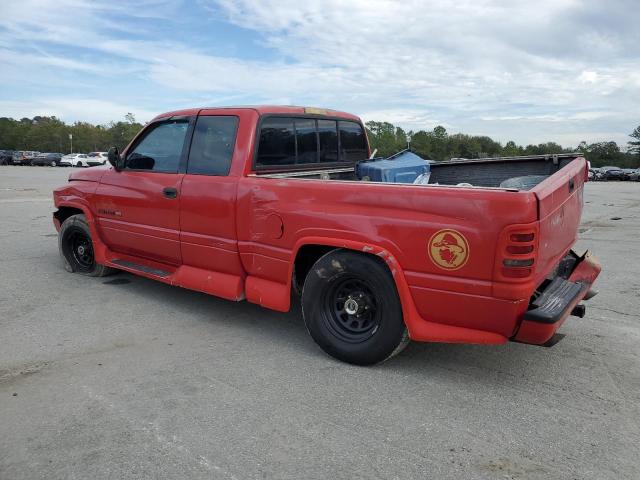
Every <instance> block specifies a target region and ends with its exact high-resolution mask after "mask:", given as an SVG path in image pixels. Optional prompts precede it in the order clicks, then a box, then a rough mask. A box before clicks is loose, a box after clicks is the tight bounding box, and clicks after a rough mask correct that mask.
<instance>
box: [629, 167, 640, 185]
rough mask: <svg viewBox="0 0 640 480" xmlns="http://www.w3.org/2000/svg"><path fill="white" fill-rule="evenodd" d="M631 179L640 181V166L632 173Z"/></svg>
mask: <svg viewBox="0 0 640 480" xmlns="http://www.w3.org/2000/svg"><path fill="white" fill-rule="evenodd" d="M629 180H631V181H632V182H640V168H636V169H635V170H634V171H633V173H632V174H631V175H629Z"/></svg>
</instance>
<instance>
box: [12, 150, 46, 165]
mask: <svg viewBox="0 0 640 480" xmlns="http://www.w3.org/2000/svg"><path fill="white" fill-rule="evenodd" d="M39 153H40V152H33V151H28V150H24V151H22V150H21V151H18V152H13V160H12V161H13V164H14V165H31V160H33V158H34V157H35V156H36V155H38V154H39Z"/></svg>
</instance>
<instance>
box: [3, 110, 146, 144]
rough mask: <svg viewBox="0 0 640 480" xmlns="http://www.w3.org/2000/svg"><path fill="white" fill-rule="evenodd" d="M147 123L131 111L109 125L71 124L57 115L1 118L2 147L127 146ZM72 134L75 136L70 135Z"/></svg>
mask: <svg viewBox="0 0 640 480" xmlns="http://www.w3.org/2000/svg"><path fill="white" fill-rule="evenodd" d="M142 127H143V125H142V124H141V123H139V122H137V121H136V119H135V117H134V115H133V114H131V113H127V114H126V115H125V117H124V120H122V121H119V122H110V123H108V124H107V125H93V124H91V123H88V122H75V123H74V124H72V125H68V124H66V123H64V122H63V121H61V120H60V119H58V118H56V117H41V116H36V117H33V118H22V119H20V120H14V119H13V118H6V117H2V118H0V149H2V150H30V151H31V150H33V151H37V152H58V153H70V152H71V144H72V142H73V152H74V153H75V152H81V153H88V152H103V151H107V150H108V149H109V147H111V146H112V145H116V146H118V147H120V148H122V147H124V146H126V145H127V144H128V143H129V142H130V141H131V139H132V138H133V137H134V135H135V134H136V133H138V132H139V131H140V129H141V128H142ZM70 134H71V135H72V137H73V138H72V139H70V138H69V135H70Z"/></svg>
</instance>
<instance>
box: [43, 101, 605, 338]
mask: <svg viewBox="0 0 640 480" xmlns="http://www.w3.org/2000/svg"><path fill="white" fill-rule="evenodd" d="M266 113H284V114H292V113H299V114H302V113H304V109H303V108H302V107H255V108H225V109H189V110H183V111H179V112H169V113H166V114H162V115H160V116H159V117H157V118H167V117H171V116H175V115H187V116H194V115H235V116H237V117H238V118H239V127H238V134H237V137H236V145H235V150H234V155H233V160H232V165H231V169H230V173H229V175H228V176H226V177H213V176H203V175H189V174H185V173H178V174H166V173H152V172H132V171H122V172H116V171H115V170H113V169H94V170H83V171H79V172H73V173H72V174H71V177H70V178H71V181H70V182H69V183H68V184H67V185H66V186H64V187H61V188H58V189H57V190H56V191H55V192H54V200H55V204H56V206H57V207H63V206H66V207H74V208H78V209H81V210H82V211H83V212H84V213H85V215H86V216H87V218H88V220H89V225H90V227H91V233H92V237H93V239H94V243H95V252H96V259H97V261H98V262H100V263H105V264H107V265H109V264H111V265H113V264H112V263H111V262H112V261H113V260H114V259H125V260H129V261H134V262H136V263H140V264H144V265H146V266H149V267H152V268H157V269H160V270H164V271H167V272H169V275H168V276H167V277H162V278H161V277H158V276H155V275H152V274H145V273H141V272H137V271H135V272H134V273H137V274H140V275H143V276H146V277H149V278H154V279H156V280H160V281H164V282H166V283H170V284H174V285H179V286H183V287H186V288H190V289H194V290H199V291H203V292H206V293H210V294H213V295H218V296H221V297H224V298H228V299H234V300H240V299H243V298H245V297H246V299H247V300H249V301H251V302H254V303H258V304H260V305H263V306H265V307H267V308H271V309H275V310H279V311H286V310H288V309H289V306H290V305H289V302H290V288H291V277H292V272H293V262H294V259H295V258H296V254H297V252H298V250H299V249H300V248H301V247H302V246H304V245H309V244H312V245H325V246H333V247H338V248H349V249H352V250H356V251H359V252H363V253H366V254H370V255H378V256H379V257H380V258H381V259H383V260H384V261H385V262H386V264H387V265H388V267H389V270H390V272H391V273H392V275H393V277H394V280H395V282H396V288H397V290H398V294H399V296H400V299H401V301H402V307H403V314H404V320H405V323H406V325H407V328H408V330H409V333H410V336H411V338H412V339H414V340H418V341H442V342H472V343H503V342H505V341H507V339H509V338H511V337H512V336H513V335H514V333H515V332H516V331H518V335H519V336H520V337H524V336H526V337H527V338H529V339H534V340H535V339H540V338H543V337H546V335H547V333H548V332H546V331H545V332H543V333H540V332H535V331H534V332H532V333H530V334H529V333H527V331H528V330H535V328H534V327H532V326H527V325H522V326H521V325H520V319H521V316H522V314H523V312H524V311H525V310H526V308H527V305H528V303H529V299H530V297H531V295H532V293H533V291H534V290H535V288H536V286H537V285H539V284H540V282H541V281H542V280H543V279H544V277H545V276H546V275H547V274H548V273H549V271H551V270H552V269H553V267H554V266H555V265H556V264H557V262H558V261H559V259H560V258H562V256H563V255H565V254H566V252H567V251H568V250H569V248H570V247H571V245H572V244H573V243H574V241H575V238H576V236H577V228H578V224H579V220H580V214H581V210H582V189H583V184H584V174H583V170H584V169H585V168H586V162H585V161H584V159H578V160H576V161H574V162H573V163H572V164H571V165H569V166H568V167H565V168H564V169H563V170H561V171H560V172H559V173H557V174H556V175H553V176H552V177H550V178H549V179H548V180H546V181H545V182H543V183H541V184H540V185H538V186H537V187H535V188H534V189H532V190H531V191H528V192H525V191H523V192H517V193H516V192H509V191H502V190H497V189H480V188H475V189H465V188H452V187H447V186H439V187H428V188H425V187H423V186H413V185H393V184H379V183H371V182H341V181H324V180H303V179H294V178H288V179H275V178H264V177H258V176H253V175H251V173H252V160H253V158H252V157H253V152H254V147H255V141H256V128H257V122H258V120H259V118H260V115H263V114H266ZM330 115H331V116H333V117H340V118H346V119H350V120H357V121H359V119H358V118H357V117H354V116H352V115H349V114H345V113H341V112H334V111H331V112H330ZM134 142H135V140H134ZM123 153H124V154H126V149H125V151H124V152H123ZM570 178H573V179H574V182H575V187H574V189H573V191H571V192H570V191H569V189H568V181H569V179H570ZM165 187H174V188H176V189H177V190H178V197H177V198H175V199H168V198H165V197H164V196H163V195H162V190H163V188H165ZM443 229H450V230H454V231H456V232H459V234H460V235H462V236H463V237H464V239H465V240H466V242H467V243H468V257H467V258H466V259H465V262H464V264H463V265H462V266H461V267H460V268H458V269H445V268H442V267H439V266H438V265H437V264H436V263H434V262H433V261H431V259H430V258H429V253H428V252H429V250H428V249H429V239H430V238H431V237H432V236H433V235H434V234H435V233H436V232H438V231H440V230H443ZM523 233H524V234H528V233H534V237H535V238H534V240H532V241H531V242H529V243H525V244H517V245H527V246H528V245H532V246H533V249H534V252H533V254H531V253H529V252H528V250H525V251H526V252H527V253H525V254H518V253H515V254H514V253H509V252H513V251H515V252H518V251H520V249H518V248H515V249H514V248H510V249H509V248H508V247H509V246H510V245H514V243H513V241H511V235H512V234H523ZM532 255H533V258H534V263H533V265H532V267H531V269H530V270H529V271H527V272H524V274H525V276H524V277H523V278H512V277H509V276H507V275H505V270H504V269H503V267H504V265H503V261H504V259H506V258H509V259H520V258H528V257H531V256H532ZM118 268H122V267H118ZM585 268H586V267H585ZM506 273H507V274H508V273H509V271H506ZM519 273H522V272H519ZM592 273H593V272H586V273H584V272H583V274H584V276H585V278H586V277H588V279H589V282H590V283H592V282H593V281H594V280H595V277H596V276H597V272H596V273H595V275H593V274H592ZM536 328H537V327H536ZM556 328H557V326H556ZM554 331H555V330H554ZM519 339H520V338H519ZM538 343H542V342H538Z"/></svg>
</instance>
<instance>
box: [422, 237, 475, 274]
mask: <svg viewBox="0 0 640 480" xmlns="http://www.w3.org/2000/svg"><path fill="white" fill-rule="evenodd" d="M428 249H429V258H431V261H432V262H433V263H435V264H436V265H437V266H438V267H440V268H444V269H445V270H457V269H458V268H461V267H463V266H464V264H465V263H467V260H468V259H469V244H468V243H467V239H466V238H464V237H463V236H462V234H461V233H460V232H458V231H456V230H449V229H446V230H440V231H439V232H436V233H434V234H433V236H432V237H431V238H430V239H429V245H428Z"/></svg>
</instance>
